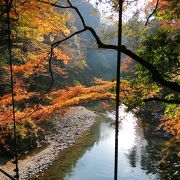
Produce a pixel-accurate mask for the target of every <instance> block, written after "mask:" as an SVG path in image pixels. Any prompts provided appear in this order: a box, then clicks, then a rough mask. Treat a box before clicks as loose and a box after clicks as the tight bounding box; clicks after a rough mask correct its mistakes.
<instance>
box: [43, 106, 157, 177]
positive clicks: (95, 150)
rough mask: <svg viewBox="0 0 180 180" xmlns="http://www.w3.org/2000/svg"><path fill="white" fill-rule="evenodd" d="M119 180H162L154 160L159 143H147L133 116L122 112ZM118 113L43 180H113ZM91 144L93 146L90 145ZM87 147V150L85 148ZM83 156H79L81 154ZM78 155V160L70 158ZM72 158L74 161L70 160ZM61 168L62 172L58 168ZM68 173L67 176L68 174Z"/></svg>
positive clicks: (67, 155)
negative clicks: (115, 124) (116, 116)
mask: <svg viewBox="0 0 180 180" xmlns="http://www.w3.org/2000/svg"><path fill="white" fill-rule="evenodd" d="M120 120H121V122H120V128H119V179H121V180H155V179H159V178H158V174H157V167H156V162H157V161H156V158H155V156H154V154H155V153H154V147H155V146H154V145H155V144H156V143H157V142H156V141H155V140H148V141H147V140H146V139H145V138H144V135H143V129H141V128H140V127H138V119H137V118H136V117H135V116H134V114H133V113H127V112H125V107H124V106H121V108H120ZM113 121H114V113H113V112H111V113H107V114H106V116H104V117H103V120H102V122H101V123H98V124H97V125H96V126H95V128H93V129H92V132H91V134H90V136H88V137H87V138H86V139H84V143H83V141H81V144H79V145H76V147H74V148H72V149H71V150H70V151H69V152H66V153H65V154H66V157H63V158H60V159H59V160H57V161H56V162H55V163H54V164H53V166H52V167H51V168H50V169H49V170H47V172H45V175H44V176H43V177H44V178H43V177H42V178H41V179H47V177H48V179H50V180H51V179H56V180H60V179H64V180H112V179H113V168H114V126H112V125H111V124H112V122H113ZM89 142H91V143H89ZM82 144H83V146H82ZM77 152H79V153H77ZM72 154H74V156H73V157H74V158H70V157H71V156H72ZM69 156H70V157H69ZM57 167H58V168H57ZM64 172H65V173H64Z"/></svg>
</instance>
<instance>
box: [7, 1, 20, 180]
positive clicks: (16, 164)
mask: <svg viewBox="0 0 180 180" xmlns="http://www.w3.org/2000/svg"><path fill="white" fill-rule="evenodd" d="M12 1H13V0H6V11H7V30H8V51H9V66H10V76H11V77H10V81H11V96H12V113H13V130H14V132H13V133H14V153H15V161H14V162H15V166H16V167H15V170H14V171H15V172H16V175H15V178H16V179H17V180H18V179H19V169H18V150H17V134H16V116H15V101H14V82H13V81H14V80H13V67H12V65H13V63H12V50H11V27H10V11H11V6H12Z"/></svg>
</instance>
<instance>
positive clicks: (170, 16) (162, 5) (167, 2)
mask: <svg viewBox="0 0 180 180" xmlns="http://www.w3.org/2000/svg"><path fill="white" fill-rule="evenodd" d="M156 2H157V0H151V1H149V2H148V4H147V7H146V8H145V12H146V13H147V12H148V9H151V11H152V9H154V8H155V6H156ZM179 10H180V8H179V6H178V2H177V1H176V0H159V4H158V8H157V11H158V17H159V18H160V19H161V20H163V22H162V25H161V27H162V28H167V27H168V26H171V27H172V28H174V29H177V28H179V25H180V20H179Z"/></svg>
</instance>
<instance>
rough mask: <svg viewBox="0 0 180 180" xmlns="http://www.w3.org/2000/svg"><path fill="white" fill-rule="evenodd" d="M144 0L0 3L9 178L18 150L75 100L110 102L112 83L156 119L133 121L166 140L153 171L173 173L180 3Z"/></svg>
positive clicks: (2, 123) (178, 137)
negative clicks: (118, 55)
mask: <svg viewBox="0 0 180 180" xmlns="http://www.w3.org/2000/svg"><path fill="white" fill-rule="evenodd" d="M143 2H144V3H142V1H139V0H135V1H132V0H124V1H122V2H121V1H120V2H119V1H118V0H72V1H70V0H58V1H57V0H1V1H0V157H7V158H9V159H12V158H15V164H16V168H15V172H16V173H17V174H16V176H15V178H17V179H19V177H18V167H17V163H18V158H19V157H21V156H22V155H24V154H27V153H29V152H31V151H33V150H36V149H37V148H39V147H42V146H43V144H44V141H45V137H46V135H47V133H46V128H44V127H45V126H48V125H47V122H49V121H51V119H53V117H54V116H55V115H57V114H58V115H62V116H63V115H64V114H66V113H67V112H68V109H69V108H70V107H74V106H83V105H88V104H92V103H97V102H98V103H99V104H100V106H101V107H102V108H103V112H104V111H108V110H112V109H113V108H114V107H115V100H116V98H117V85H119V87H118V88H119V89H120V93H119V96H118V100H119V103H120V104H123V105H125V106H126V111H127V112H135V113H136V115H137V116H144V114H146V113H150V114H153V115H155V117H156V118H153V119H152V120H151V119H149V118H147V119H148V120H144V121H143V123H142V126H143V128H144V131H146V132H147V134H148V133H149V134H153V136H159V137H161V138H163V139H165V141H166V142H165V143H164V145H163V146H162V148H161V150H160V152H161V157H160V158H159V159H158V162H157V164H158V169H159V174H160V175H161V178H160V179H162V180H163V179H165V180H166V179H167V180H177V179H178V177H179V176H180V171H179V164H180V106H179V104H180V98H179V92H180V66H179V65H180V58H179V57H180V56H179V48H180V44H179V42H180V33H179V23H180V20H179V12H180V11H179V10H180V6H179V2H178V1H176V0H148V1H143ZM119 3H122V5H123V6H122V9H121V11H122V22H120V20H119V19H118V12H119V11H118V9H119V6H120V5H119ZM142 4H143V5H142ZM118 26H119V27H118ZM118 28H121V29H122V34H121V35H122V39H121V41H122V42H121V44H119V36H118V35H119V34H118V33H119V29H118ZM118 52H119V53H120V56H121V68H119V70H117V65H116V60H117V53H118ZM117 73H119V78H120V84H117V82H116V74H117ZM145 119H146V118H145ZM147 136H148V135H147ZM0 168H1V164H0ZM0 173H1V172H0ZM0 177H1V175H0ZM0 179H1V178H0Z"/></svg>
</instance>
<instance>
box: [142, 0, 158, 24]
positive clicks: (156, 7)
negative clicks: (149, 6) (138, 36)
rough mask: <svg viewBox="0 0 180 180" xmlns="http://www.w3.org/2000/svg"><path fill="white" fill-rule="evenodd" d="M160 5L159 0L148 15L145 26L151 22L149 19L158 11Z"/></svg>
mask: <svg viewBox="0 0 180 180" xmlns="http://www.w3.org/2000/svg"><path fill="white" fill-rule="evenodd" d="M158 5H159V0H157V2H156V6H155V8H154V10H153V12H152V13H151V14H150V15H149V16H148V18H147V20H146V23H145V26H147V24H148V22H149V19H150V18H151V16H152V15H153V14H154V13H155V12H156V10H157V8H158Z"/></svg>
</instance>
